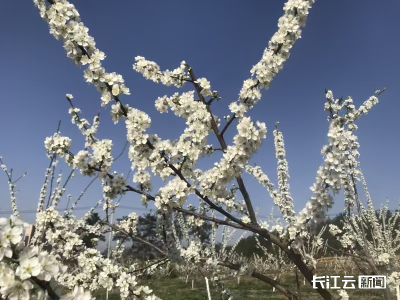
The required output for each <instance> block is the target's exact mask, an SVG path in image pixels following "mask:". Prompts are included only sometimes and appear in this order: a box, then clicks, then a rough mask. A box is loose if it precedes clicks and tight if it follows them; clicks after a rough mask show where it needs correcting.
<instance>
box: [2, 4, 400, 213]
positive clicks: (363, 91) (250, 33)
mask: <svg viewBox="0 0 400 300" xmlns="http://www.w3.org/2000/svg"><path fill="white" fill-rule="evenodd" d="M3 2H4V3H2V9H1V12H0V14H1V18H0V34H1V37H2V41H3V42H2V47H1V48H0V66H1V67H0V80H1V86H2V93H1V98H2V102H1V107H0V109H1V118H0V155H1V156H3V158H4V161H5V162H6V164H7V165H8V166H9V167H13V168H14V170H15V171H14V172H15V174H20V173H23V172H25V171H28V173H29V174H28V177H26V178H24V179H23V180H21V181H20V182H19V185H18V188H19V189H20V190H21V192H20V193H19V194H18V195H17V197H18V204H19V207H20V209H35V208H36V204H37V200H38V196H39V192H40V188H41V185H42V182H43V179H44V172H45V168H46V167H47V165H48V161H47V158H46V156H45V151H44V147H43V141H44V139H45V137H46V136H49V135H51V134H52V133H53V132H54V131H55V129H56V127H57V123H58V120H60V119H61V120H62V121H63V123H62V125H61V132H62V134H65V135H67V136H69V137H71V138H72V140H73V147H72V150H73V152H77V151H78V150H80V149H82V148H84V146H83V139H82V137H81V135H80V133H79V131H78V130H77V128H76V127H75V125H72V124H71V123H70V118H69V115H68V112H67V110H68V103H67V101H66V100H65V94H66V93H71V94H73V95H74V97H75V98H74V100H75V102H74V104H75V105H76V106H77V107H80V108H81V109H82V111H83V115H84V117H86V118H88V119H89V120H90V121H91V120H92V118H93V116H94V115H95V114H96V113H97V111H100V113H101V129H100V137H101V138H111V139H113V141H114V144H115V148H114V149H115V152H114V153H119V151H120V149H122V147H123V145H124V141H125V134H126V131H125V128H124V126H123V124H122V123H121V124H119V125H118V126H114V125H112V123H111V121H110V118H109V115H108V110H105V109H104V108H101V107H100V96H99V94H98V92H97V91H96V90H95V88H94V87H93V86H92V85H89V84H87V83H86V82H85V81H84V79H83V75H82V71H83V69H79V68H77V67H76V66H75V65H74V64H73V63H72V61H70V60H69V59H68V58H67V57H66V55H65V51H64V49H63V48H62V45H61V42H60V41H57V40H55V39H54V38H53V37H52V36H51V35H50V34H49V33H48V28H47V24H46V23H45V22H44V21H43V20H42V19H41V18H40V16H39V13H38V10H37V9H36V8H35V7H34V5H33V3H32V1H22V2H18V4H17V3H16V2H15V1H3ZM73 3H74V4H75V5H76V7H77V9H78V11H79V12H80V14H81V16H82V20H83V22H84V23H85V24H86V26H88V27H89V29H90V34H91V35H92V36H94V38H95V40H96V42H97V46H98V48H99V49H101V50H102V51H104V52H105V53H106V55H107V58H106V60H105V63H104V64H105V67H106V70H107V71H108V72H113V71H115V72H118V73H121V74H122V75H123V76H124V78H125V81H126V85H127V86H128V87H129V88H130V89H131V92H132V95H131V96H125V97H123V101H124V103H129V105H131V106H133V107H136V108H138V109H141V110H144V111H146V112H147V113H148V114H149V115H150V116H151V117H152V120H153V123H152V129H151V132H157V133H158V134H159V135H160V136H161V137H163V138H176V137H178V136H179V134H180V132H181V131H182V130H183V127H182V126H181V125H183V121H182V120H180V119H177V118H175V117H173V116H172V115H171V114H167V115H165V114H164V115H160V114H158V113H157V111H156V110H155V108H154V100H155V99H157V97H158V96H162V95H165V94H167V95H171V94H173V93H174V92H176V91H177V90H176V89H175V88H166V87H163V86H161V85H157V84H154V83H153V82H150V81H146V80H145V79H143V78H142V77H141V75H140V74H138V73H136V72H134V71H133V70H132V64H133V63H134V57H135V56H137V55H141V56H145V57H146V58H147V59H150V60H154V61H156V62H157V63H158V64H159V65H160V66H161V68H162V69H167V68H168V69H174V68H175V67H177V66H178V65H179V63H180V61H182V60H185V61H186V62H188V63H189V64H190V65H191V66H192V67H193V69H194V70H195V73H196V75H197V77H206V78H207V79H209V80H210V81H211V86H212V88H213V89H215V90H218V92H219V94H220V95H221V96H222V100H221V101H220V102H218V103H215V105H214V104H213V110H214V112H215V113H216V114H217V115H218V116H220V117H221V118H222V116H224V115H226V114H227V113H228V109H227V106H228V104H229V103H231V102H232V101H233V100H235V99H237V95H238V92H239V90H240V87H241V84H242V82H243V80H245V79H247V78H248V77H249V74H250V73H249V71H250V69H251V67H252V65H253V64H255V63H256V62H258V61H259V59H260V58H261V55H262V52H263V50H264V48H265V47H266V46H267V44H268V40H269V39H270V37H271V36H272V34H273V33H274V32H275V31H276V29H277V21H278V18H279V17H280V16H281V15H282V13H283V10H282V7H283V4H284V1H281V0H279V1H278V0H275V1H262V0H248V1H229V2H228V1H210V0H206V1H201V2H195V1H176V0H170V1H127V0H125V1H99V0H85V1H73ZM399 10H400V2H399V1H396V0H382V1H374V0H362V1H361V0H358V1H356V0H352V1H349V0H335V1H332V0H330V1H328V0H318V1H317V2H316V4H315V5H314V7H313V8H312V9H311V12H310V16H309V19H308V21H307V25H306V27H305V28H304V31H303V34H302V39H300V40H299V41H298V42H297V44H296V45H295V46H294V48H293V49H292V52H291V57H290V58H289V60H288V61H287V63H286V65H285V67H284V69H283V70H282V72H281V73H280V74H279V75H278V76H277V77H276V78H275V80H274V81H273V84H272V86H271V88H270V89H269V90H268V91H267V92H264V93H263V99H262V101H261V102H260V103H259V104H258V105H257V106H256V108H254V109H253V110H252V111H251V113H250V116H251V117H252V119H253V120H260V121H263V122H266V124H267V127H268V134H267V140H266V141H265V144H264V145H263V147H262V149H261V150H260V152H259V153H258V154H257V155H256V156H255V157H254V160H253V161H256V162H257V163H258V164H259V165H261V166H262V168H263V169H264V171H266V172H267V174H268V175H269V177H270V178H271V179H272V180H273V181H274V182H276V160H275V154H274V148H273V136H272V130H273V125H274V123H275V122H276V121H280V129H281V130H282V131H283V134H284V137H285V143H286V146H287V158H288V161H289V170H290V174H291V179H290V185H291V192H292V195H293V197H294V199H295V209H296V211H299V210H300V209H302V208H303V206H304V204H305V203H306V201H307V200H308V199H309V197H310V196H311V191H310V190H309V187H310V186H311V185H312V183H313V181H314V178H315V174H316V171H317V169H318V166H319V165H320V164H321V162H322V158H321V155H320V150H321V147H322V146H323V145H324V144H325V143H326V140H327V137H326V133H327V129H328V123H327V121H326V113H325V112H324V111H323V104H324V100H325V99H324V89H325V88H328V89H332V90H333V92H334V96H335V97H337V98H338V97H340V96H344V97H347V96H349V95H350V96H352V97H353V99H354V101H355V103H356V105H357V106H358V105H360V104H361V103H362V102H363V101H364V100H366V99H367V98H368V97H369V96H371V95H372V94H373V93H374V91H375V90H377V89H381V88H383V87H387V91H386V92H385V93H384V94H382V95H381V97H380V103H379V104H378V105H377V106H376V107H375V108H374V109H373V110H372V111H371V112H370V114H369V115H368V116H365V117H363V118H362V119H360V120H359V122H358V125H359V130H358V132H357V134H358V136H359V141H360V143H361V148H360V152H361V167H362V169H363V171H364V173H365V177H366V179H367V182H368V184H369V188H370V192H371V195H372V197H373V199H374V201H375V204H376V205H379V204H381V203H383V202H384V201H385V199H386V197H389V198H390V199H391V201H392V203H391V207H392V208H395V207H396V206H397V204H398V202H399V191H398V184H399V179H400V176H399V170H400V160H399V159H398V152H399V146H400V142H399V134H398V130H399V123H398V114H399V111H400V101H399V99H398V94H399V91H398V89H399V80H400V75H399V67H400V58H399V57H400V56H399V55H398V53H399V48H400V47H399V46H400V39H399V36H398V31H399V29H400V18H399V17H398V12H399ZM233 129H234V127H231V129H230V131H229V134H228V135H227V140H228V141H231V140H232V134H233V133H234V130H233ZM116 155H117V154H116ZM125 157H126V156H125ZM60 165H61V167H62V169H63V173H65V174H66V173H67V171H68V169H67V168H66V167H65V166H64V165H63V164H60ZM205 165H207V166H209V165H210V164H209V163H208V162H207V163H205ZM115 170H117V171H119V172H123V173H125V174H126V172H127V170H129V164H128V161H127V159H126V158H124V159H121V160H120V161H119V162H118V163H117V164H116V167H115ZM0 178H1V180H0V197H1V198H0V199H1V200H0V210H9V209H10V207H11V206H10V204H9V195H8V187H7V182H6V177H5V175H4V174H2V175H0ZM245 181H246V183H247V186H248V189H249V191H250V195H251V197H252V199H253V202H254V204H255V206H260V207H261V208H262V209H260V211H261V212H262V213H263V214H267V213H268V212H269V211H270V209H271V207H272V206H273V204H272V201H271V199H270V198H269V197H267V196H266V193H265V191H264V190H263V189H262V188H260V187H259V186H258V185H257V184H256V182H255V181H254V180H253V179H251V178H249V177H248V176H245ZM85 182H87V180H80V178H79V176H77V178H76V179H75V180H74V181H73V182H72V184H70V185H69V189H68V191H67V193H71V194H72V195H73V196H74V197H73V199H75V198H76V196H77V195H78V194H79V192H80V190H81V189H82V188H83V187H84V186H85ZM100 197H101V193H100V186H99V182H98V183H97V185H96V186H95V187H94V188H93V189H92V190H91V192H89V193H88V194H87V197H85V198H84V200H83V201H82V206H91V205H93V204H94V203H95V202H96V201H97V200H99V199H100ZM65 199H66V198H65V197H64V199H63V200H62V205H63V206H65V205H66V202H65V201H66V200H65ZM122 203H123V205H130V206H135V207H137V206H140V201H139V197H138V196H136V195H133V194H129V195H127V196H126V198H125V199H124V200H123V202H122ZM342 207H343V201H342V200H341V201H338V202H337V205H335V207H334V208H333V209H332V212H335V213H336V212H339V211H341V209H342ZM275 211H277V210H275ZM127 212H128V211H121V213H119V215H121V214H123V213H127ZM24 218H25V219H26V220H27V221H32V220H33V218H34V214H27V215H24Z"/></svg>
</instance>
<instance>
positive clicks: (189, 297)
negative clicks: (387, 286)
mask: <svg viewBox="0 0 400 300" xmlns="http://www.w3.org/2000/svg"><path fill="white" fill-rule="evenodd" d="M224 283H225V285H226V287H227V288H228V289H230V291H231V294H232V296H234V299H235V300H241V299H250V300H264V299H268V300H278V299H287V298H286V297H284V296H283V295H281V294H280V293H279V292H272V288H271V287H270V286H269V285H267V284H265V283H263V282H261V281H259V280H257V279H254V278H251V277H241V279H240V284H238V283H237V280H236V279H235V280H233V279H232V280H225V281H224ZM141 284H142V285H148V286H149V287H151V288H152V289H153V290H154V292H155V294H156V295H157V296H158V297H161V299H163V300H206V299H207V290H206V283H205V280H204V278H202V277H201V276H198V277H197V278H196V280H195V281H194V289H193V290H192V286H191V278H190V279H189V281H188V283H187V284H186V283H185V280H182V279H179V278H163V279H152V280H145V281H141ZM283 285H284V286H286V287H288V288H290V289H291V291H293V292H294V291H295V290H296V285H295V277H294V276H290V277H289V276H287V277H285V278H284V280H283ZM210 289H211V298H212V300H220V299H221V297H220V296H219V295H218V294H217V293H216V292H215V289H214V287H213V286H212V285H211V287H210ZM347 291H348V293H349V295H350V299H351V300H364V299H366V300H378V299H383V293H382V291H379V290H358V289H355V290H347ZM94 296H96V298H97V299H99V300H103V299H106V298H105V292H104V291H103V292H98V293H96V294H94ZM108 299H109V300H119V299H120V297H119V296H118V293H117V292H110V294H109V298H108ZM300 299H301V300H314V299H315V300H317V299H321V297H319V295H318V294H317V293H316V292H315V291H314V290H313V289H312V287H311V286H310V285H309V284H307V283H306V285H303V280H302V279H301V283H300Z"/></svg>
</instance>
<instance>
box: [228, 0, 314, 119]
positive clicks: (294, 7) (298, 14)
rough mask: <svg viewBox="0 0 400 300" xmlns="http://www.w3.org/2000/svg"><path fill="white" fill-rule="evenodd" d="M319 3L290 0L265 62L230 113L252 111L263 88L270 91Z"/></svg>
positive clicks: (258, 67) (271, 41)
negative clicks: (314, 6) (313, 9)
mask: <svg viewBox="0 0 400 300" xmlns="http://www.w3.org/2000/svg"><path fill="white" fill-rule="evenodd" d="M314 2H315V0H289V1H287V2H286V3H285V5H284V11H285V13H284V15H283V16H282V17H281V18H280V19H279V21H278V31H277V32H275V34H274V35H273V36H272V38H271V40H270V41H269V45H268V47H267V48H266V49H265V51H264V53H263V56H262V58H261V60H260V61H259V62H258V63H257V64H256V65H254V66H253V68H252V69H251V74H252V76H255V79H253V78H250V79H247V80H245V81H244V83H243V87H242V89H241V90H240V93H239V103H236V102H233V103H232V104H231V105H230V107H229V108H230V110H231V112H232V113H234V114H235V115H236V116H239V117H241V116H243V114H244V113H245V112H246V111H247V110H248V109H249V108H252V107H253V106H254V105H255V104H256V103H257V102H258V101H259V100H260V99H261V90H260V89H261V88H265V89H268V88H269V87H270V84H271V82H272V80H273V78H274V77H275V76H276V74H278V73H279V71H281V70H282V68H283V65H284V63H285V61H286V60H287V59H288V58H289V56H290V49H291V48H292V47H293V45H294V44H295V42H296V41H297V40H298V39H299V38H300V37H301V27H303V26H305V23H306V20H307V16H308V12H309V10H310V8H311V6H312V4H313V3H314Z"/></svg>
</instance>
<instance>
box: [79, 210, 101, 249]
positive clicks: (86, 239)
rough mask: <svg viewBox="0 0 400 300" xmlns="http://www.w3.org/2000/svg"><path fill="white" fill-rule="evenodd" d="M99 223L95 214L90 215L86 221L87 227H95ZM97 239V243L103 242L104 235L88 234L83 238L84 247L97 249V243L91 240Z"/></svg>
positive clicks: (98, 218) (97, 215)
mask: <svg viewBox="0 0 400 300" xmlns="http://www.w3.org/2000/svg"><path fill="white" fill-rule="evenodd" d="M99 221H100V217H99V214H98V213H97V212H94V213H92V214H91V215H90V217H89V218H87V220H86V224H87V225H95V224H96V223H98V222H99ZM95 238H97V239H98V240H99V241H102V242H104V241H105V240H106V238H105V237H104V234H100V235H99V234H95V233H89V234H87V235H85V236H84V237H83V243H84V244H85V246H86V247H88V248H95V247H97V244H98V241H94V240H93V239H95Z"/></svg>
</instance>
